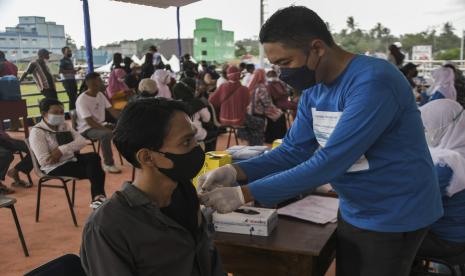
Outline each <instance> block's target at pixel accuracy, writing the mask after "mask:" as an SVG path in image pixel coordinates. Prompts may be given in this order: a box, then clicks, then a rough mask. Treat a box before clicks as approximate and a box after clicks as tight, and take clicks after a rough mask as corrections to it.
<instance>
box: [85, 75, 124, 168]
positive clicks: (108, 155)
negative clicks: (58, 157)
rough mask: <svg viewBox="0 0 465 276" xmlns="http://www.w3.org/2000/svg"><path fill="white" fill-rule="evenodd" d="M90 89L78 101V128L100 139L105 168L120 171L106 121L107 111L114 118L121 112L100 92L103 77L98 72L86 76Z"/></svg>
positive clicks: (86, 134) (110, 132)
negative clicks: (116, 163) (115, 160)
mask: <svg viewBox="0 0 465 276" xmlns="http://www.w3.org/2000/svg"><path fill="white" fill-rule="evenodd" d="M85 82H86V84H87V87H88V90H87V91H85V92H84V93H82V94H81V95H80V96H79V97H78V99H77V101H76V113H77V130H78V131H79V133H81V135H82V136H84V137H86V138H89V139H93V140H99V141H100V144H101V146H102V152H103V162H104V165H103V169H104V170H105V171H107V172H109V173H120V172H121V170H120V169H119V168H117V167H116V166H115V162H114V160H113V151H112V149H111V139H112V138H113V133H112V131H111V129H110V128H109V127H107V123H106V122H105V111H108V112H109V113H110V114H111V115H112V116H113V117H114V118H117V117H118V116H119V112H118V111H117V110H115V109H113V108H112V106H111V104H110V102H109V101H108V99H107V98H106V97H105V95H104V94H103V93H102V92H100V88H101V87H102V79H101V78H100V75H99V74H98V73H89V74H87V76H86V78H85Z"/></svg>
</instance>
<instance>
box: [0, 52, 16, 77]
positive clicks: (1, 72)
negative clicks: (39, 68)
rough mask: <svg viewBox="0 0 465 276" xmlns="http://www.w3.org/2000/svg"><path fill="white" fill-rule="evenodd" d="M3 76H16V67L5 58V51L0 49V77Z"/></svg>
mask: <svg viewBox="0 0 465 276" xmlns="http://www.w3.org/2000/svg"><path fill="white" fill-rule="evenodd" d="M4 76H15V77H18V67H16V65H14V64H13V63H11V62H9V61H8V60H6V58H5V53H4V52H2V51H0V78H1V77H4Z"/></svg>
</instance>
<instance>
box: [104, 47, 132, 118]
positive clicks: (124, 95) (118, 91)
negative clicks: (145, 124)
mask: <svg viewBox="0 0 465 276" xmlns="http://www.w3.org/2000/svg"><path fill="white" fill-rule="evenodd" d="M117 54H118V53H116V54H115V57H116V59H115V60H114V61H113V66H114V68H113V70H112V71H111V73H110V77H109V78H108V86H107V89H106V94H107V97H108V98H109V99H110V101H111V103H112V105H113V108H115V109H117V110H121V109H123V108H124V107H125V106H126V104H127V102H128V100H129V97H131V96H132V95H133V94H134V93H133V91H132V90H131V89H129V87H128V86H127V85H126V83H125V78H126V71H124V68H122V67H121V63H120V62H119V57H117ZM120 55H121V54H120Z"/></svg>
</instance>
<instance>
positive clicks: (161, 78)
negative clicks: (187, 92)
mask: <svg viewBox="0 0 465 276" xmlns="http://www.w3.org/2000/svg"><path fill="white" fill-rule="evenodd" d="M151 79H152V80H154V81H155V82H156V83H157V86H158V95H157V96H158V97H163V98H167V99H171V98H172V96H171V90H170V88H169V87H168V84H169V83H170V81H171V76H170V73H169V72H168V71H165V70H163V69H159V70H157V71H155V73H153V75H152V77H151Z"/></svg>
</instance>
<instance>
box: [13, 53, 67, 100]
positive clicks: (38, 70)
mask: <svg viewBox="0 0 465 276" xmlns="http://www.w3.org/2000/svg"><path fill="white" fill-rule="evenodd" d="M50 54H51V52H49V51H48V50H47V49H40V50H39V51H38V52H37V55H38V58H37V59H36V60H34V61H31V63H29V65H28V67H27V69H26V71H25V72H24V73H23V75H22V76H21V78H20V79H19V82H22V81H24V79H25V78H26V77H27V75H29V74H32V77H33V78H34V80H35V82H36V84H37V87H38V88H39V90H40V93H41V94H42V95H44V96H45V98H51V99H58V95H57V90H56V86H55V79H54V78H53V75H52V73H51V72H50V69H49V68H48V65H47V61H48V60H49V59H50Z"/></svg>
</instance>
